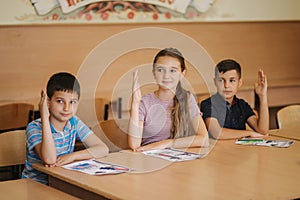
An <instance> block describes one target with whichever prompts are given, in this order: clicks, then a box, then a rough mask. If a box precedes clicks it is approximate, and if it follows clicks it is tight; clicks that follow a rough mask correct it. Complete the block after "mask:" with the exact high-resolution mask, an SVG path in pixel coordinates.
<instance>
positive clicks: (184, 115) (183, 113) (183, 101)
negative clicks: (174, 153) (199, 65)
mask: <svg viewBox="0 0 300 200" xmlns="http://www.w3.org/2000/svg"><path fill="white" fill-rule="evenodd" d="M163 56H170V57H173V58H176V59H178V61H179V62H180V66H181V72H183V71H184V70H186V65H185V59H184V57H183V55H182V54H181V53H180V52H179V51H178V50H177V49H175V48H165V49H163V50H161V51H159V52H158V53H157V55H156V56H155V58H154V61H153V69H154V67H155V64H156V62H157V60H158V58H159V57H163ZM190 95H191V94H190V92H189V91H187V90H185V89H183V88H182V85H181V82H180V81H179V82H178V85H177V87H176V93H175V96H174V99H173V106H172V108H171V120H172V124H171V130H170V131H171V138H181V137H186V136H190V135H194V134H195V130H194V129H193V126H192V122H191V116H190V111H189V98H190Z"/></svg>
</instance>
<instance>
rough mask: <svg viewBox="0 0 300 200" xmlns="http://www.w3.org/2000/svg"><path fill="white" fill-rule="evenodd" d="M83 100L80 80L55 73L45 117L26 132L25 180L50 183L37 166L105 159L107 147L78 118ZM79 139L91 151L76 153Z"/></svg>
mask: <svg viewBox="0 0 300 200" xmlns="http://www.w3.org/2000/svg"><path fill="white" fill-rule="evenodd" d="M79 98H80V85H79V82H78V80H77V79H76V78H75V77H74V76H73V75H72V74H69V73H66V72H61V73H57V74H54V75H53V76H52V77H51V78H50V80H49V81H48V84H47V96H46V94H45V92H44V91H42V93H41V100H40V103H39V109H40V114H41V118H39V119H37V120H34V121H32V122H31V123H29V124H28V126H27V130H26V138H27V139H26V163H25V169H24V171H23V173H22V178H31V179H34V180H36V181H38V182H41V183H44V184H47V183H48V177H47V175H46V174H44V173H42V172H39V171H37V170H35V169H33V168H32V164H34V163H39V162H41V163H43V164H44V165H45V166H49V167H52V166H62V165H65V164H68V163H71V162H74V161H77V160H83V159H91V158H97V157H103V156H105V155H107V154H108V148H107V146H106V145H105V144H104V143H103V142H102V141H101V140H100V139H99V138H98V137H97V136H96V135H95V134H94V133H93V132H92V131H91V130H90V129H89V128H88V127H87V126H86V125H85V124H84V123H83V122H82V121H81V120H80V119H79V118H78V117H77V116H75V114H76V111H77V108H78V104H79ZM76 139H78V140H80V141H82V142H83V144H84V145H85V146H86V147H87V149H84V150H81V151H76V152H74V147H75V141H76Z"/></svg>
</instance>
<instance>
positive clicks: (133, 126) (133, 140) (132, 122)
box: [128, 103, 142, 149]
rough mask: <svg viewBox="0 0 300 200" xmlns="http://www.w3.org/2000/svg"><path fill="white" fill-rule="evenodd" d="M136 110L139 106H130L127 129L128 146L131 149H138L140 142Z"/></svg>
mask: <svg viewBox="0 0 300 200" xmlns="http://www.w3.org/2000/svg"><path fill="white" fill-rule="evenodd" d="M138 109H139V104H138V103H133V105H132V106H131V113H130V119H129V128H128V145H129V147H130V148H131V149H136V148H138V147H140V146H141V141H142V127H141V126H140V124H139V116H138V115H139V114H138V112H139V111H138Z"/></svg>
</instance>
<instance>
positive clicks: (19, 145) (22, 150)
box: [0, 130, 26, 179]
mask: <svg viewBox="0 0 300 200" xmlns="http://www.w3.org/2000/svg"><path fill="white" fill-rule="evenodd" d="M0 149H1V151H0V167H1V168H2V169H6V170H1V173H5V172H6V173H7V172H9V173H10V174H11V178H8V179H16V178H21V173H22V169H23V166H24V164H25V160H26V136H25V130H14V131H7V132H4V133H1V134H0Z"/></svg>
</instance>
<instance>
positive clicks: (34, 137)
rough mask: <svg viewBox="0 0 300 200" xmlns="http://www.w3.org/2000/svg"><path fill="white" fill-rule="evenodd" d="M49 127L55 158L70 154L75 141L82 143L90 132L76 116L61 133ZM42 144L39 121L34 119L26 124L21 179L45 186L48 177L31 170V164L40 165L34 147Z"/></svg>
mask: <svg viewBox="0 0 300 200" xmlns="http://www.w3.org/2000/svg"><path fill="white" fill-rule="evenodd" d="M50 126H51V132H52V136H53V139H54V143H55V148H56V154H57V156H62V155H65V154H70V153H72V152H73V151H74V148H75V141H76V139H78V140H80V141H84V140H85V138H87V136H88V135H89V134H91V133H92V131H91V130H90V129H89V128H88V127H87V126H86V125H85V124H84V123H83V122H82V121H81V120H80V119H79V118H78V117H76V116H73V117H72V118H71V119H70V120H69V121H68V122H67V124H66V126H65V127H64V131H63V132H58V131H56V130H55V129H54V127H53V126H52V125H51V124H50ZM41 142H42V123H41V119H40V118H39V119H36V120H34V121H32V122H31V123H29V124H28V126H27V129H26V162H25V168H24V170H23V173H22V178H31V179H33V180H36V181H38V182H40V183H43V184H47V183H48V176H47V174H44V173H42V172H40V171H37V170H35V169H33V168H32V164H34V163H41V162H42V161H41V159H40V158H39V156H38V154H37V153H36V152H35V150H34V147H35V146H36V145H37V144H39V143H41Z"/></svg>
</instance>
